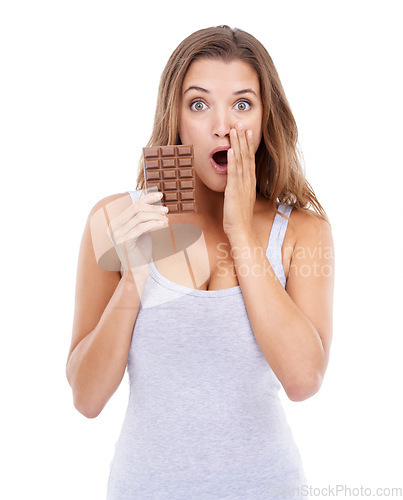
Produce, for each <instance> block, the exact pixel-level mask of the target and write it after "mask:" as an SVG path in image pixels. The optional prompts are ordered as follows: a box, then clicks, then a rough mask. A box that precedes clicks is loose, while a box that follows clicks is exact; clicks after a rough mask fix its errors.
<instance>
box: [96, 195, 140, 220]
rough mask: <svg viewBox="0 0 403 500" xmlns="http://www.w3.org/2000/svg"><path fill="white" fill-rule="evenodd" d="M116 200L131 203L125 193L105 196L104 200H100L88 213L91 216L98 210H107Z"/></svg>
mask: <svg viewBox="0 0 403 500" xmlns="http://www.w3.org/2000/svg"><path fill="white" fill-rule="evenodd" d="M118 200H125V201H130V202H131V196H130V194H129V193H128V192H127V191H125V192H123V193H116V194H111V195H108V196H105V197H104V198H101V199H100V200H99V201H97V202H96V203H95V204H94V205H93V207H92V208H91V211H90V216H91V215H93V214H94V213H95V212H97V211H98V210H99V209H104V208H107V207H108V206H111V205H112V204H113V203H114V202H115V201H118Z"/></svg>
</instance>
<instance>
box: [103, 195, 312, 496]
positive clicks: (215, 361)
mask: <svg viewBox="0 0 403 500" xmlns="http://www.w3.org/2000/svg"><path fill="white" fill-rule="evenodd" d="M130 195H131V197H132V200H133V202H134V201H136V200H137V199H139V198H140V197H141V196H142V193H141V191H140V190H138V191H131V192H130ZM291 210H292V207H291V206H288V205H280V206H279V211H280V212H282V213H283V214H285V215H287V216H288V215H289V214H290V213H291ZM287 223H288V220H287V219H285V218H283V217H281V216H280V215H278V214H276V216H275V218H274V221H273V226H272V229H271V233H270V238H269V243H268V247H267V252H266V255H267V258H268V259H269V262H270V264H271V265H272V267H273V269H274V271H275V273H276V275H277V277H278V279H279V280H280V282H281V283H282V285H283V287H285V284H286V280H285V275H284V270H283V266H282V257H281V247H282V244H283V240H284V235H285V231H286V228H287ZM127 368H128V374H129V381H130V396H129V402H128V407H127V411H126V416H125V419H124V422H123V426H122V430H121V433H120V436H119V439H118V441H117V443H116V447H115V455H114V458H113V462H112V464H111V470H110V475H109V482H108V495H107V498H108V500H134V499H136V500H146V499H150V500H156V499H158V500H165V499H166V500H182V499H183V500H190V499H191V500H193V499H194V500H202V499H203V500H213V499H217V500H218V499H220V500H224V499H228V500H237V499H239V500H241V499H242V500H246V499H250V500H260V499H262V500H263V499H265V500H266V499H268V498H270V499H276V498H284V497H285V496H286V492H287V491H288V492H289V491H291V489H294V496H293V498H304V499H306V498H307V497H306V495H305V496H302V486H303V485H306V484H307V481H306V478H305V475H304V471H303V467H302V463H301V457H300V454H299V450H298V448H297V446H296V443H295V442H294V439H293V435H292V432H291V429H290V427H289V425H288V423H287V420H286V416H285V412H284V410H283V407H282V405H281V401H280V398H279V394H278V391H279V389H280V388H281V384H280V382H279V380H278V379H277V377H276V376H275V374H274V373H273V371H272V369H271V368H270V366H269V364H268V363H267V361H266V359H265V357H264V356H263V354H262V352H261V351H260V348H259V346H258V344H257V342H256V340H255V338H254V335H253V331H252V329H251V325H250V322H249V319H248V314H247V311H246V307H245V303H244V300H243V296H242V292H241V288H240V286H236V287H232V288H227V289H223V290H207V291H206V290H196V289H192V288H187V287H184V286H182V285H178V284H176V283H173V282H172V281H169V280H168V279H166V278H165V277H164V276H162V275H161V274H160V273H159V272H158V270H157V269H156V267H155V264H154V263H153V262H151V269H150V275H149V277H148V279H147V282H146V284H145V287H144V291H143V296H142V300H141V305H140V309H139V312H138V316H137V319H136V322H135V325H134V329H133V336H132V342H131V346H130V351H129V358H128V366H127ZM298 489H299V495H298V491H297V490H298Z"/></svg>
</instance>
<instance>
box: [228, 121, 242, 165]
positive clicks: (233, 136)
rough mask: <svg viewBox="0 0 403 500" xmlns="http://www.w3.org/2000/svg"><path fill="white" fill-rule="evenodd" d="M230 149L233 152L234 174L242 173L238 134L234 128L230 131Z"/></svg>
mask: <svg viewBox="0 0 403 500" xmlns="http://www.w3.org/2000/svg"><path fill="white" fill-rule="evenodd" d="M230 140H231V149H232V151H233V152H234V165H235V169H234V170H233V172H234V174H242V158H241V148H240V145H239V140H238V134H237V131H236V129H235V128H233V129H231V132H230Z"/></svg>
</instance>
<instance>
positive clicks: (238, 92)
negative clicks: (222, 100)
mask: <svg viewBox="0 0 403 500" xmlns="http://www.w3.org/2000/svg"><path fill="white" fill-rule="evenodd" d="M190 90H198V91H199V92H205V93H206V94H210V91H209V90H206V89H204V88H203V87H197V86H195V85H192V86H191V87H189V88H187V89H186V90H185V92H184V93H183V95H185V94H186V92H189V91H190ZM240 94H254V95H255V96H256V97H257V94H256V92H255V91H254V90H252V89H242V90H237V91H236V92H234V93H233V95H240Z"/></svg>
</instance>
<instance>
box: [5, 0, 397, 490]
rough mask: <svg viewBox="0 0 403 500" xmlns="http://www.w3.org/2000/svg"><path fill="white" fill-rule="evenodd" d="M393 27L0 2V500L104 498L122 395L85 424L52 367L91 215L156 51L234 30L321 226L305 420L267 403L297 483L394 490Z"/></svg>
mask: <svg viewBox="0 0 403 500" xmlns="http://www.w3.org/2000/svg"><path fill="white" fill-rule="evenodd" d="M399 8H400V2H398V1H396V2H392V1H383V2H379V1H378V2H371V1H365V2H360V1H354V0H351V1H348V2H347V1H340V0H339V1H323V0H322V1H303V0H298V1H291V0H288V1H284V0H283V1H281V2H279V1H276V2H271V1H265V2H258V1H256V0H250V1H248V2H241V1H237V0H233V1H231V2H217V1H216V0H215V1H208V0H203V2H194V3H191V2H188V1H186V2H163V3H162V5H161V6H158V5H157V4H156V3H154V2H143V5H140V6H138V5H136V3H135V2H134V1H130V2H129V1H114V2H105V1H99V0H98V1H97V2H95V1H89V0H80V1H76V0H70V1H68V2H67V1H64V2H63V1H44V0H37V1H35V2H28V1H26V2H23V1H18V0H13V1H12V0H9V1H4V2H2V4H1V8H0V51H1V55H0V66H1V67H0V70H1V78H0V99H1V101H0V103H1V108H0V133H1V136H0V141H1V144H0V145H1V148H0V161H1V172H2V174H1V214H2V216H1V219H2V220H1V222H2V224H1V225H2V245H1V247H2V249H1V252H2V258H1V262H2V272H1V294H2V296H1V308H2V313H1V344H2V346H1V347H2V348H1V352H0V356H1V358H0V369H1V374H0V375H1V384H2V389H1V396H2V397H1V407H2V410H1V426H0V429H1V444H0V448H1V454H2V458H3V459H4V463H3V465H2V479H1V481H0V497H1V498H4V499H7V500H11V499H23V498H33V497H35V498H41V499H43V500H48V499H52V500H54V499H58V500H64V499H75V500H98V499H103V498H104V497H105V489H106V484H107V478H108V473H109V464H110V461H111V460H112V457H113V452H114V444H115V442H116V440H117V437H118V434H119V431H120V426H121V423H122V420H123V416H124V411H125V409H126V403H127V394H128V391H127V389H128V381H127V376H125V379H124V381H123V383H122V385H121V387H120V388H119V390H118V391H117V393H116V394H115V395H114V396H113V398H112V399H111V400H110V402H109V403H108V405H107V406H106V407H105V409H104V411H103V412H102V413H101V415H100V416H99V417H98V418H96V419H93V420H88V419H86V418H85V417H83V416H82V415H80V414H79V413H78V412H77V411H76V410H75V409H74V407H73V404H72V397H71V390H70V387H69V385H68V383H67V380H66V377H65V362H66V358H67V353H68V349H69V345H70V338H71V327H72V318H73V308H74V291H75V273H76V265H77V257H78V249H79V244H80V240H81V235H82V231H83V228H84V225H85V221H86V218H87V215H88V213H89V211H90V209H91V207H92V206H93V205H94V204H95V203H96V202H97V201H98V200H99V199H101V198H103V197H104V196H107V195H109V194H112V193H117V192H123V191H126V190H128V189H134V188H135V182H136V177H137V163H138V160H139V157H140V154H141V148H142V147H143V146H144V145H145V144H146V142H147V141H148V139H149V136H150V133H151V126H152V121H153V116H154V110H155V102H156V93H157V88H158V83H159V78H160V75H161V72H162V70H163V67H164V65H165V63H166V61H167V59H168V57H169V56H170V54H171V52H172V51H173V50H174V49H175V47H176V46H177V45H178V44H179V42H180V41H181V40H182V39H183V38H185V37H186V36H188V35H189V34H190V33H192V32H193V31H195V30H197V29H200V28H205V27H208V26H214V25H219V24H228V25H230V26H231V27H239V28H241V29H244V30H246V31H249V32H250V33H252V34H253V35H254V36H255V37H256V38H258V39H259V40H260V41H261V42H262V43H263V44H264V45H265V46H266V48H267V49H268V51H269V52H270V54H271V55H272V57H273V60H274V62H275V64H276V67H277V69H278V71H279V74H280V78H281V80H282V82H283V85H284V88H285V91H286V94H287V97H288V99H289V101H290V104H291V108H292V110H293V112H294V115H295V118H296V121H297V124H298V127H299V131H300V143H301V147H302V151H303V153H304V157H305V166H306V174H307V178H308V180H309V181H310V183H311V184H312V186H313V188H314V190H315V192H316V194H317V196H318V198H319V200H320V201H321V203H322V204H323V206H324V207H325V210H326V211H327V213H328V215H329V217H330V220H331V223H332V226H333V237H334V241H335V251H336V271H337V275H336V288H335V303H334V305H335V313H334V339H333V345H332V353H331V361H330V364H329V367H328V371H327V374H326V378H325V382H324V384H323V386H322V388H321V390H320V392H319V393H318V394H316V395H315V396H314V397H313V398H311V399H309V400H306V401H304V402H299V403H292V402H290V401H288V400H286V398H285V397H284V394H282V397H283V398H284V404H285V406H286V411H287V415H288V419H289V422H290V425H291V427H292V429H293V434H294V437H295V440H296V441H297V444H298V446H299V449H300V452H301V455H302V458H303V462H304V468H305V472H306V475H307V478H308V480H309V484H310V485H311V486H312V487H315V488H319V487H327V486H328V485H330V486H333V487H335V486H336V485H346V486H348V487H350V488H354V487H360V486H361V485H363V486H366V487H373V488H376V487H389V488H391V487H396V486H400V487H403V480H402V476H401V471H402V458H401V457H402V444H403V440H402V430H401V422H402V405H401V401H400V400H401V394H402V389H401V383H402V368H401V360H402V354H401V352H402V351H401V350H402V334H403V329H402V325H401V321H400V319H401V308H402V293H401V290H402V287H401V283H402V278H403V270H402V255H403V252H402V250H403V244H402V203H401V196H402V194H401V181H402V176H401V172H402V168H403V162H402V139H401V136H402V126H401V120H402V118H401V117H402V111H403V109H402V108H403V106H402V88H403V79H402V72H401V57H402V56H401V49H402V44H403V39H402V34H401V33H402V30H401V17H400V15H399ZM168 18H169V19H170V21H169V22H168V21H167V20H168ZM339 497H342V495H341V494H339ZM355 498H356V497H355Z"/></svg>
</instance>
